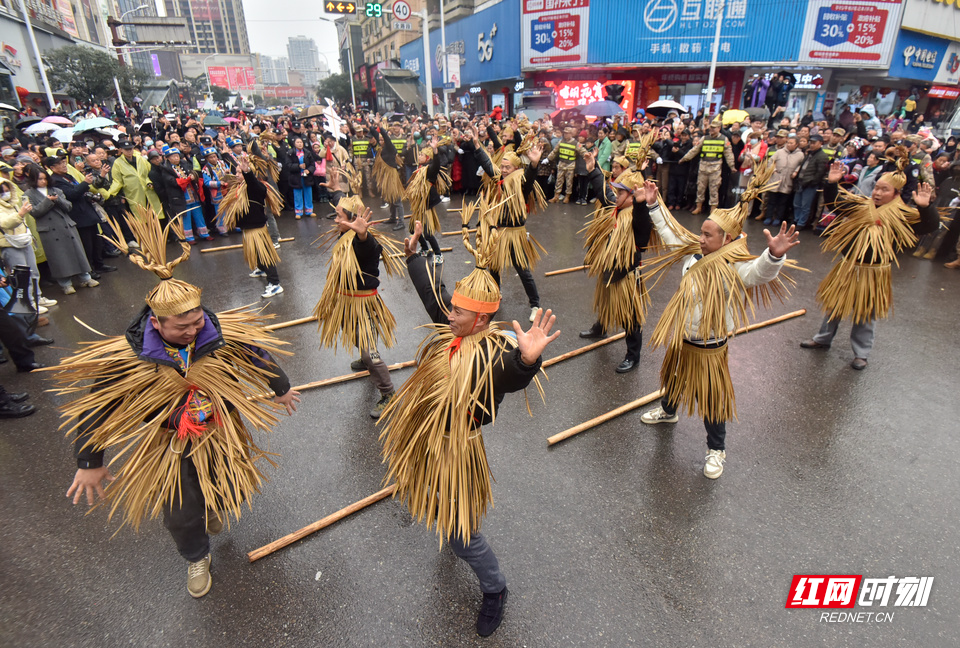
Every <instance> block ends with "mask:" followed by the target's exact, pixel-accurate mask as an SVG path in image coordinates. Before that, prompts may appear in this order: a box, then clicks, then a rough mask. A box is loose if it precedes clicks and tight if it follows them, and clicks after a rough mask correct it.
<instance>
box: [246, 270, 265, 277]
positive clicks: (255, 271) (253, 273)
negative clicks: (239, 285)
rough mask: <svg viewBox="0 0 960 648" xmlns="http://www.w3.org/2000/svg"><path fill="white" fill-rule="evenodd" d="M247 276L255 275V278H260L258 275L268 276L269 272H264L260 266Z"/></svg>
mask: <svg viewBox="0 0 960 648" xmlns="http://www.w3.org/2000/svg"><path fill="white" fill-rule="evenodd" d="M247 276H248V277H253V278H254V279H256V278H258V277H266V276H267V273H266V272H264V271H263V270H261V269H260V268H257V269H256V270H254V271H253V272H251V273H250V274H248V275H247Z"/></svg>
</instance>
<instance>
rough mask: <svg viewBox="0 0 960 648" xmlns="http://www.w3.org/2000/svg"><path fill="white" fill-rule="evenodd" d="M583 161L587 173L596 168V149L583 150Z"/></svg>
mask: <svg viewBox="0 0 960 648" xmlns="http://www.w3.org/2000/svg"><path fill="white" fill-rule="evenodd" d="M583 162H584V164H585V165H586V167H587V173H590V172H591V171H593V170H594V169H596V168H597V153H596V151H584V152H583Z"/></svg>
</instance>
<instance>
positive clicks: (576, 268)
mask: <svg viewBox="0 0 960 648" xmlns="http://www.w3.org/2000/svg"><path fill="white" fill-rule="evenodd" d="M589 267H590V266H588V265H579V266H574V267H572V268H564V269H563V270H551V271H550V272H544V273H543V276H544V277H554V276H556V275H562V274H567V273H568V272H577V271H579V270H586V269H587V268H589Z"/></svg>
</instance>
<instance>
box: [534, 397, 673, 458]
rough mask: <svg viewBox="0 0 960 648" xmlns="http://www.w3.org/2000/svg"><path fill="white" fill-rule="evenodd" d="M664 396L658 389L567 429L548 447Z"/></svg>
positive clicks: (551, 438) (548, 442)
mask: <svg viewBox="0 0 960 648" xmlns="http://www.w3.org/2000/svg"><path fill="white" fill-rule="evenodd" d="M662 396H663V390H662V389H658V390H657V391H655V392H651V393H649V394H647V395H646V396H644V397H643V398H638V399H637V400H635V401H631V402H629V403H627V404H626V405H621V406H620V407H618V408H617V409H614V410H610V411H609V412H607V413H606V414H601V415H600V416H597V417H596V418H592V419H590V420H589V421H586V422H584V423H581V424H580V425H575V426H573V427H572V428H567V429H566V430H564V431H563V432H557V433H556V434H554V435H553V436H552V437H550V438H548V439H547V445H553V444H554V443H559V442H560V441H563V440H564V439H569V438H570V437H572V436H573V435H575V434H580V433H581V432H584V431H586V430H589V429H591V428H595V427H597V426H598V425H600V424H601V423H606V422H607V421H609V420H610V419H615V418H617V417H618V416H620V415H621V414H626V413H627V412H630V411H633V410H635V409H637V408H638V407H643V406H644V405H646V404H647V403H650V402H652V401H655V400H657V399H658V398H661V397H662Z"/></svg>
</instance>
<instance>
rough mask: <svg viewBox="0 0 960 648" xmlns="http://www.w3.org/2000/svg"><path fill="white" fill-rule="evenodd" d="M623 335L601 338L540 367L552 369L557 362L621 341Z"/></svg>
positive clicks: (544, 362)
mask: <svg viewBox="0 0 960 648" xmlns="http://www.w3.org/2000/svg"><path fill="white" fill-rule="evenodd" d="M624 335H626V333H617V334H616V335H612V336H610V337H608V338H603V339H602V340H599V341H597V342H594V343H593V344H588V345H587V346H585V347H580V348H579V349H574V350H573V351H567V352H566V353H564V354H563V355H558V356H557V357H556V358H550V359H549V360H544V361H543V364H542V365H541V366H542V367H543V368H547V367H552V366H553V365H555V364H557V363H558V362H563V361H564V360H569V359H570V358H575V357H576V356H578V355H580V354H581V353H586V352H587V351H593V350H594V349H598V348H600V347H602V346H603V345H605V344H610V343H611V342H615V341H616V340H620V339H623V336H624Z"/></svg>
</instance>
